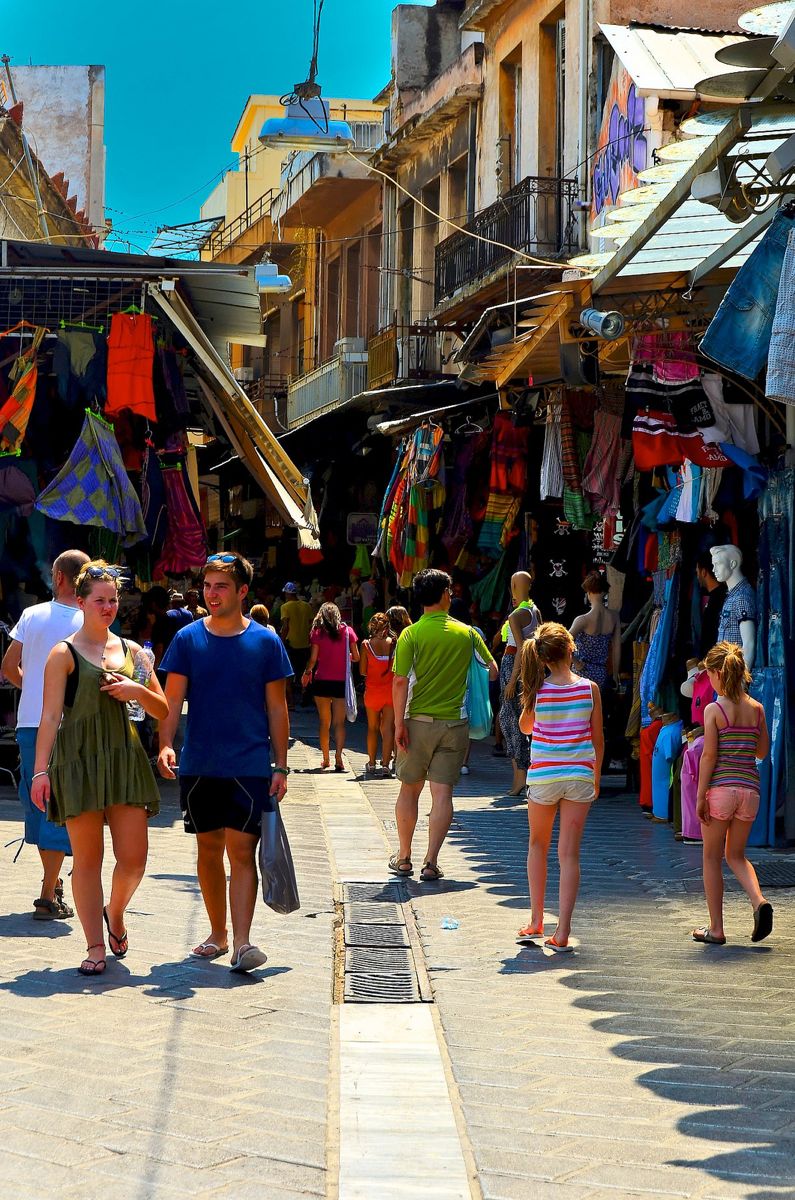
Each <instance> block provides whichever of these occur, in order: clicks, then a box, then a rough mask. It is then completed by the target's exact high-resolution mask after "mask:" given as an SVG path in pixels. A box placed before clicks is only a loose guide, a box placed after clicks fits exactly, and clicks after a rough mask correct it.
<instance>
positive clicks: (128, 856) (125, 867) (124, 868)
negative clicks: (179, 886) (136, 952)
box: [106, 804, 149, 939]
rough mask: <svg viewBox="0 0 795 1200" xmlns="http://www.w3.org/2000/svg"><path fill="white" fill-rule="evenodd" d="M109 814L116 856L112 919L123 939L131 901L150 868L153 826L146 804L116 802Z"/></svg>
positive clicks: (116, 933)
mask: <svg viewBox="0 0 795 1200" xmlns="http://www.w3.org/2000/svg"><path fill="white" fill-rule="evenodd" d="M106 815H107V818H108V826H109V828H110V836H111V840H112V842H113V854H114V857H115V859H116V866H115V867H114V868H113V883H112V886H111V891H110V900H108V921H109V923H110V927H111V930H112V931H113V933H114V934H115V935H116V936H117V937H118V938H119V939H121V938H122V936H123V934H124V932H125V931H126V929H127V925H126V923H125V919H124V914H125V912H126V910H127V905H128V904H129V903H130V900H131V899H132V897H133V895H134V894H135V891H136V889H137V887H138V884H139V883H140V882H141V880H142V879H143V877H144V871H145V870H146V856H147V853H148V850H149V829H148V825H147V818H146V811H145V809H143V808H133V807H132V805H129V804H118V805H112V806H111V807H110V808H109V809H107V814H106Z"/></svg>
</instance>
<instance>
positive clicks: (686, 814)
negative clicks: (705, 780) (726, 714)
mask: <svg viewBox="0 0 795 1200" xmlns="http://www.w3.org/2000/svg"><path fill="white" fill-rule="evenodd" d="M703 750H704V735H703V734H699V736H698V737H695V738H693V740H692V742H690V744H689V745H688V746H687V747H686V748H685V752H684V754H683V755H682V837H684V838H687V839H688V841H699V842H700V841H701V822H700V821H699V819H698V816H697V815H696V803H697V801H698V772H699V767H700V765H701V754H702V752H703Z"/></svg>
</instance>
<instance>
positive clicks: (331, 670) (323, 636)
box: [309, 623, 359, 683]
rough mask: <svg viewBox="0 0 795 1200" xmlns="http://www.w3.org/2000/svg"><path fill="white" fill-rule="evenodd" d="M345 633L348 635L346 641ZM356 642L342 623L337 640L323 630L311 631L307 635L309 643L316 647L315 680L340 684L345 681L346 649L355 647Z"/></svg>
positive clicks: (347, 627) (351, 631)
mask: <svg viewBox="0 0 795 1200" xmlns="http://www.w3.org/2000/svg"><path fill="white" fill-rule="evenodd" d="M346 633H347V634H348V638H347V639H346V637H345V634H346ZM358 640H359V639H358V638H357V636H356V634H355V633H354V631H353V630H352V629H351V628H350V626H349V625H345V624H344V623H343V625H342V626H341V627H340V636H339V637H338V638H333V637H330V636H329V634H327V633H326V631H325V629H313V630H312V632H311V633H310V635H309V641H310V644H311V645H313V646H317V666H316V667H315V679H318V680H319V679H322V680H325V681H326V682H330V681H332V680H333V681H335V682H337V683H341V682H342V681H343V680H344V679H345V675H346V673H347V669H348V667H347V659H348V653H349V650H348V647H349V646H355V645H356V642H357V641H358Z"/></svg>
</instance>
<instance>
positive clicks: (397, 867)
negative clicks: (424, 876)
mask: <svg viewBox="0 0 795 1200" xmlns="http://www.w3.org/2000/svg"><path fill="white" fill-rule="evenodd" d="M387 866H388V868H389V870H390V871H391V872H392V874H393V875H413V874H414V867H413V866H412V863H411V859H410V858H398V856H397V854H393V855H392V857H391V858H390V860H389V862H388V863H387Z"/></svg>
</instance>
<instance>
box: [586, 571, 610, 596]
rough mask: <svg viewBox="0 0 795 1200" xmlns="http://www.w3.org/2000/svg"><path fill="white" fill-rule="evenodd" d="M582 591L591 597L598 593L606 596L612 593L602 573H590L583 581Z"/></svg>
mask: <svg viewBox="0 0 795 1200" xmlns="http://www.w3.org/2000/svg"><path fill="white" fill-rule="evenodd" d="M582 590H583V591H584V592H586V593H587V594H588V595H590V596H593V595H596V594H597V593H598V594H600V595H602V596H604V595H605V594H606V593H607V592H609V591H610V584H609V583H608V582H607V580H606V579H605V577H604V575H603V574H602V572H601V571H589V572H588V574H587V575H586V576H585V578H584V579H583V581H582Z"/></svg>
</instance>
